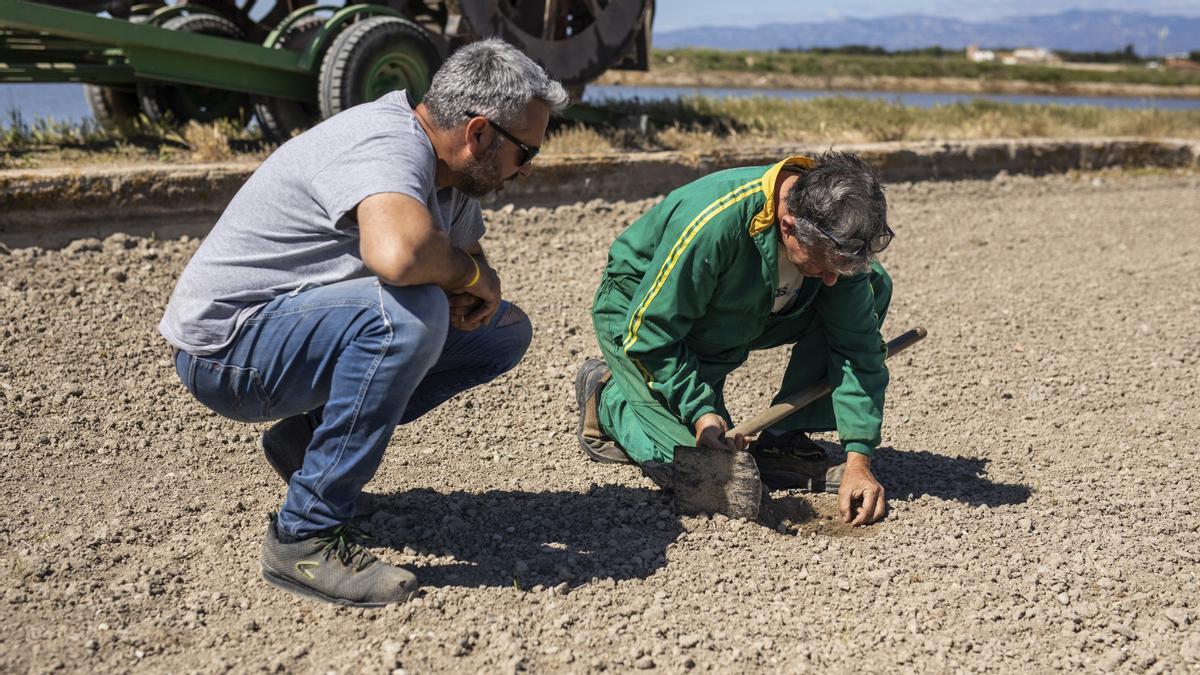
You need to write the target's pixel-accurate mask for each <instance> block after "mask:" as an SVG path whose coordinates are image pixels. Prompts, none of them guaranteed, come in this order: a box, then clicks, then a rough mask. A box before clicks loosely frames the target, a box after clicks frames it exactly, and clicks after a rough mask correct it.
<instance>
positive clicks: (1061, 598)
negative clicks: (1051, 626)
mask: <svg viewBox="0 0 1200 675" xmlns="http://www.w3.org/2000/svg"><path fill="white" fill-rule="evenodd" d="M1055 598H1056V599H1057V600H1058V602H1059V604H1062V605H1069V604H1071V596H1069V595H1067V594H1066V593H1059V594H1058V595H1056V596H1055Z"/></svg>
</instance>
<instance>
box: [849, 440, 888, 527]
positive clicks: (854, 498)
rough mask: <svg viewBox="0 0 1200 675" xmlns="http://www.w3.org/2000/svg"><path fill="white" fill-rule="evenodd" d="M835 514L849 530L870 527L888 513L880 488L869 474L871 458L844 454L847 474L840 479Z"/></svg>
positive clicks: (856, 454)
mask: <svg viewBox="0 0 1200 675" xmlns="http://www.w3.org/2000/svg"><path fill="white" fill-rule="evenodd" d="M859 502H861V503H859ZM855 507H857V513H856V512H855ZM838 511H840V512H841V514H842V521H843V522H847V523H850V525H851V526H852V527H858V526H859V525H870V524H871V523H873V522H875V521H877V520H879V519H880V518H883V515H884V514H885V513H887V502H886V501H885V500H884V498H883V486H882V485H880V484H879V481H877V480H875V475H874V474H872V473H871V458H870V457H867V456H866V455H864V454H862V453H859V452H851V453H847V457H846V473H844V474H843V475H842V486H841V487H840V488H839V489H838Z"/></svg>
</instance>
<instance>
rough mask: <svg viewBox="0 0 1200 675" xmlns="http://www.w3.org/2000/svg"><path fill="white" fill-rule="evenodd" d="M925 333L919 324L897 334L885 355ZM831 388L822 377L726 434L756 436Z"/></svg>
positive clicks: (902, 349) (921, 338) (908, 344)
mask: <svg viewBox="0 0 1200 675" xmlns="http://www.w3.org/2000/svg"><path fill="white" fill-rule="evenodd" d="M926 335H928V333H926V332H925V329H924V328H923V327H921V326H918V327H916V328H913V329H912V330H909V331H905V332H903V333H901V334H900V335H897V336H896V337H894V338H892V339H891V341H889V342H888V343H887V356H888V357H892V356H895V355H896V354H899V353H900V352H902V351H904V350H905V349H908V348H909V347H911V346H913V345H915V344H917V343H918V342H920V341H921V340H923V339H924V338H925V336H926ZM831 390H832V387H830V386H829V380H827V379H824V378H822V379H821V380H819V381H817V382H815V383H813V384H811V385H809V386H808V387H805V388H804V389H802V390H800V391H798V392H796V393H795V394H792V395H791V396H789V397H787V398H785V399H783V400H782V401H780V402H779V403H776V404H775V405H773V406H771V407H770V408H767V409H766V410H764V411H762V412H760V413H759V414H757V415H755V416H754V417H751V418H750V419H748V420H746V421H745V422H742V423H741V424H739V425H737V426H736V427H734V428H733V429H731V430H730V431H729V433H728V434H727V436H729V437H730V438H732V437H734V436H736V435H737V434H742V435H743V436H746V437H750V436H756V435H758V434H759V433H760V432H762V430H763V429H766V428H767V427H770V426H771V425H772V424H775V423H776V422H778V421H780V420H782V419H783V418H785V417H787V416H788V415H791V414H792V413H794V412H796V411H797V410H799V409H801V408H803V407H804V406H806V405H808V404H809V403H812V402H813V401H815V400H817V399H819V398H821V397H822V396H824V395H825V394H828V393H829V392H830V391H831Z"/></svg>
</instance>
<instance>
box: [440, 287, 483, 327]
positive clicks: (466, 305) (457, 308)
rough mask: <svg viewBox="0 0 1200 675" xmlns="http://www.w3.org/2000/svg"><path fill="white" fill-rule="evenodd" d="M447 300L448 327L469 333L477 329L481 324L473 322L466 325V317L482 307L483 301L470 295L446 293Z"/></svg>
mask: <svg viewBox="0 0 1200 675" xmlns="http://www.w3.org/2000/svg"><path fill="white" fill-rule="evenodd" d="M446 296H447V299H449V300H450V327H451V328H456V329H458V330H466V331H471V330H475V329H476V328H479V327H480V326H482V325H483V324H482V323H480V322H474V323H471V324H468V323H466V317H467V315H469V314H471V313H473V312H474V311H475V310H476V309H478V308H479V307H482V306H483V301H482V300H480V299H479V298H477V297H475V296H473V295H471V294H470V293H452V292H450V291H446Z"/></svg>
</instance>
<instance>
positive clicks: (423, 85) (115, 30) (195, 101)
mask: <svg viewBox="0 0 1200 675" xmlns="http://www.w3.org/2000/svg"><path fill="white" fill-rule="evenodd" d="M342 1H343V2H346V0H342ZM348 1H349V3H350V4H341V3H339V2H332V3H329V4H304V2H303V0H177V1H176V2H172V3H169V4H168V3H166V2H164V1H163V0H151V1H148V2H144V3H143V0H40V1H39V2H28V1H26V0H0V83H14V82H22V83H24V82H79V83H82V84H84V85H85V92H86V96H87V100H88V104H89V106H90V107H91V109H92V112H93V114H94V116H95V117H96V119H97V121H98V122H100V123H101V124H106V125H116V124H121V123H123V122H125V121H128V120H131V119H137V118H139V117H140V116H142V115H144V116H146V117H147V118H149V119H150V120H151V121H155V122H164V123H180V124H181V123H185V122H188V121H191V120H195V121H198V122H208V121H213V120H217V119H231V120H234V121H235V122H240V123H247V122H249V121H250V119H251V118H252V117H253V118H255V119H257V120H258V124H259V126H260V127H261V128H262V132H263V135H264V136H266V137H267V138H270V139H272V140H277V141H282V140H285V139H287V138H289V137H290V136H291V135H292V134H293V133H295V132H296V131H297V130H303V129H306V128H308V127H310V126H312V125H314V124H316V123H317V122H319V121H321V120H322V119H325V118H326V117H329V116H331V115H334V114H336V113H338V112H340V111H341V110H344V109H346V108H349V107H351V106H354V105H357V104H359V103H363V102H366V101H371V100H374V99H376V98H378V97H379V96H382V95H383V94H385V93H387V92H389V91H393V90H396V89H407V90H408V91H409V92H410V93H411V94H412V95H413V96H414V97H415V98H417V99H418V100H419V99H420V97H421V96H423V95H424V93H425V90H426V89H427V88H428V87H429V81H430V79H431V77H432V75H433V72H434V71H435V70H436V69H437V67H438V66H439V65H440V64H441V62H442V61H443V60H444V59H445V57H446V55H447V54H449V53H450V52H451V51H453V50H454V49H456V48H458V47H459V46H461V45H463V44H467V43H469V42H471V41H474V40H477V39H480V38H485V37H491V36H498V37H501V38H503V39H504V40H506V41H508V42H510V43H511V44H514V45H516V46H517V47H518V48H520V49H521V50H522V51H524V52H525V53H526V54H528V55H529V56H531V57H532V58H533V59H534V60H535V61H537V62H538V63H540V64H542V66H544V67H545V68H546V70H547V72H549V73H550V75H551V76H552V77H554V78H555V79H557V80H559V81H561V82H563V84H564V85H566V86H567V87H568V90H570V91H571V92H572V93H573V94H574V95H575V97H576V98H578V97H579V96H580V95H581V94H582V91H583V88H584V86H585V85H586V84H587V83H588V82H589V81H591V80H593V79H595V78H596V77H598V76H599V75H600V74H601V73H603V72H604V71H605V70H608V69H613V68H620V69H637V70H645V69H646V68H647V66H648V63H649V49H650V25H651V21H652V18H653V12H654V4H653V0H363V1H361V2H355V0H348Z"/></svg>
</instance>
